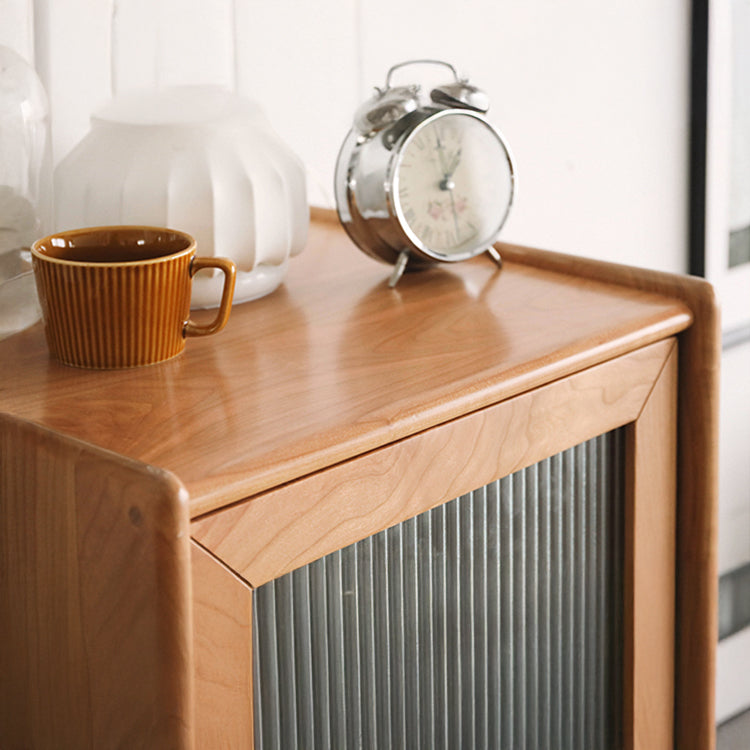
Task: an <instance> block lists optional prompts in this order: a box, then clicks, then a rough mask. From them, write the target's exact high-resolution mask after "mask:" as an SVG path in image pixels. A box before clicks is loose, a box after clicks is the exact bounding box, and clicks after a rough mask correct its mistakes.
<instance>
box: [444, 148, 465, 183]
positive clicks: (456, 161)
mask: <svg viewBox="0 0 750 750" xmlns="http://www.w3.org/2000/svg"><path fill="white" fill-rule="evenodd" d="M460 161H461V148H460V147H459V149H458V151H456V153H455V154H454V156H453V160H452V161H451V165H450V166H449V167H448V172H447V173H446V175H445V178H446V179H448V178H450V177H453V173H454V172H455V171H456V170H457V169H458V164H459V162H460Z"/></svg>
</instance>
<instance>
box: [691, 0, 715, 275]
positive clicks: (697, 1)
mask: <svg viewBox="0 0 750 750" xmlns="http://www.w3.org/2000/svg"><path fill="white" fill-rule="evenodd" d="M709 2H710V0H693V2H692V19H691V23H692V27H691V39H690V51H691V54H690V182H689V197H688V249H689V272H690V273H691V274H693V275H695V276H705V275H706V189H707V185H706V157H707V153H708V150H707V142H706V140H707V139H706V119H707V117H708V6H709Z"/></svg>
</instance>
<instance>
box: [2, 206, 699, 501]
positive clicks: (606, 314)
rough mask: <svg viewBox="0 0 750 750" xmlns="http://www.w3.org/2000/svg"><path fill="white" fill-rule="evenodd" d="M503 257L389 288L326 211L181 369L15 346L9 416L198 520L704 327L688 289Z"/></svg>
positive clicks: (6, 405) (6, 378) (539, 259)
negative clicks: (173, 496) (124, 474)
mask: <svg viewBox="0 0 750 750" xmlns="http://www.w3.org/2000/svg"><path fill="white" fill-rule="evenodd" d="M500 249H501V251H503V252H504V255H505V256H506V257H507V258H509V260H507V261H506V263H505V264H504V266H503V268H502V269H501V270H500V269H498V268H497V266H496V265H495V264H494V263H493V262H492V260H491V259H490V258H489V257H488V256H482V257H480V258H477V259H474V260H472V261H469V262H464V263H461V264H456V265H443V266H440V267H435V268H432V269H429V270H426V271H422V272H418V273H413V274H406V275H405V276H404V277H403V278H402V279H401V281H400V282H399V284H398V286H397V287H396V288H395V289H389V288H388V286H387V278H388V275H389V269H388V267H387V266H385V265H382V264H380V263H378V262H376V261H374V260H372V259H371V258H369V257H367V256H365V255H363V254H362V253H360V252H359V251H358V250H357V249H356V248H355V247H354V246H353V245H352V243H351V242H350V240H349V239H348V237H347V236H346V235H345V233H344V232H343V230H342V229H341V228H340V227H339V225H338V223H337V222H336V221H335V219H333V218H332V217H331V215H330V214H323V215H321V216H318V217H317V218H316V220H315V221H313V223H312V225H311V228H310V237H309V242H308V246H307V247H306V248H305V250H304V252H303V253H302V254H301V255H300V256H299V257H297V258H294V259H292V261H291V263H290V268H289V273H288V276H287V278H286V280H285V282H284V284H283V285H282V286H281V287H280V288H279V289H278V290H277V291H276V292H274V293H273V294H271V295H269V296H267V297H265V298H263V299H260V300H256V301H253V302H248V303H244V304H242V305H237V306H235V307H234V309H233V311H232V315H231V317H230V320H229V323H228V325H227V328H226V329H225V330H224V331H223V332H221V333H219V334H218V335H216V336H211V337H207V338H204V339H191V340H190V341H188V342H187V347H186V349H185V352H184V353H183V354H182V355H180V356H179V357H178V358H176V359H174V360H172V361H169V362H165V363H162V364H158V365H153V366H150V367H145V368H139V369H131V370H120V371H101V372H100V371H88V370H82V369H76V368H72V367H67V366H64V365H62V364H59V363H58V362H56V361H55V360H54V359H52V357H51V356H50V355H49V353H48V351H47V347H46V344H45V341H44V335H43V330H42V326H41V324H37V325H36V326H34V327H32V328H30V329H28V330H27V331H24V332H22V333H20V334H17V335H15V336H12V337H10V338H8V339H5V340H4V341H0V363H2V364H1V365H0V372H1V373H2V374H1V375H0V410H2V411H5V412H9V413H12V414H15V415H17V416H20V417H23V418H26V419H29V420H31V421H33V422H37V423H40V424H43V425H46V426H48V427H51V428H52V429H54V430H57V431H60V432H63V433H66V434H69V435H71V436H74V437H77V438H80V439H83V440H85V441H88V442H90V443H94V444H96V445H98V446H100V447H103V448H105V449H109V450H112V451H115V452H117V453H118V454H122V455H124V456H128V457H131V458H135V459H138V460H140V461H143V462H146V463H148V464H152V465H155V466H158V467H160V468H164V469H167V470H169V471H171V472H173V473H174V474H176V475H177V477H178V478H179V479H180V480H181V481H182V482H183V484H184V485H185V487H186V488H187V490H188V491H189V493H190V512H191V515H192V516H197V515H200V514H202V513H205V512H206V511H210V510H212V509H216V508H218V507H221V506H223V505H226V504H228V503H231V502H234V501H237V500H239V499H242V498H244V497H247V496H249V495H252V494H255V493H257V492H260V491H263V490H266V489H268V488H270V487H274V486H277V485H279V484H281V483H284V482H288V481H290V480H292V479H296V478H299V477H301V476H303V475H306V474H309V473H311V472H314V471H316V470H320V469H322V468H325V467H327V466H330V465H333V464H335V463H339V462H341V461H345V460H347V459H350V458H352V457H354V456H357V455H359V454H361V453H363V452H365V451H368V450H372V449H374V448H377V447H380V446H383V445H386V444H389V443H391V442H393V441H395V440H399V439H401V438H404V437H406V436H408V435H413V434H415V433H417V432H420V431H422V430H425V429H427V428H429V427H431V426H434V425H436V424H439V423H442V422H445V421H447V420H450V419H454V418H456V417H458V416H461V415H463V414H467V413H469V412H472V411H475V410H477V409H481V408H483V407H485V406H487V405H489V404H492V403H496V402H498V401H501V400H503V399H505V398H508V397H510V396H512V395H515V394H518V393H521V392H523V391H526V390H528V389H530V388H534V387H537V386H539V385H542V384H545V383H549V382H551V381H553V380H555V379H558V378H561V377H564V376H565V375H568V374H570V373H572V372H575V371H578V370H581V369H583V368H585V367H589V366H591V365H594V364H597V363H599V362H603V361H605V360H608V359H610V358H612V357H614V356H617V355H619V354H623V353H625V352H628V351H632V350H634V349H636V348H638V347H640V346H643V345H645V344H648V343H651V342H653V341H657V340H659V339H662V338H665V337H666V336H670V335H673V334H675V333H678V332H680V331H682V330H684V329H686V328H688V327H689V326H690V324H691V322H692V317H693V316H692V313H691V311H690V309H689V306H688V305H686V304H685V303H684V302H683V301H681V300H680V299H679V296H671V295H670V294H661V293H658V292H654V291H644V290H642V289H638V288H635V287H633V286H630V285H629V284H628V283H618V282H617V281H612V280H603V279H598V278H595V277H592V275H591V274H588V275H586V274H583V275H581V274H579V273H578V272H577V269H576V267H575V263H571V264H570V266H568V265H566V262H565V259H564V258H562V259H561V258H560V257H557V258H556V261H555V262H554V263H551V264H550V263H547V262H546V261H545V256H544V254H541V255H537V254H536V252H537V251H532V250H526V249H520V248H510V247H506V248H503V247H502V246H500ZM584 265H585V264H584ZM595 275H596V274H594V276H595ZM610 276H611V274H610ZM615 276H616V274H615ZM626 282H627V280H626Z"/></svg>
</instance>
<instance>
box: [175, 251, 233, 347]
mask: <svg viewBox="0 0 750 750" xmlns="http://www.w3.org/2000/svg"><path fill="white" fill-rule="evenodd" d="M202 268H218V269H219V270H220V271H223V272H224V288H223V289H222V292H221V302H220V303H219V312H218V313H217V314H216V318H215V319H214V320H213V322H211V323H207V324H205V325H199V324H198V323H193V321H192V320H188V321H187V322H186V323H185V328H184V335H185V336H208V335H210V334H212V333H218V332H219V331H220V330H221V329H222V328H224V326H225V325H226V324H227V321H228V320H229V313H230V312H231V310H232V298H233V297H234V282H235V278H236V276H237V267H236V266H235V264H234V262H233V261H231V260H229V259H228V258H197V257H196V258H193V259H192V260H191V261H190V278H191V279H192V278H193V276H195V274H196V273H198V271H200V270H201V269H202Z"/></svg>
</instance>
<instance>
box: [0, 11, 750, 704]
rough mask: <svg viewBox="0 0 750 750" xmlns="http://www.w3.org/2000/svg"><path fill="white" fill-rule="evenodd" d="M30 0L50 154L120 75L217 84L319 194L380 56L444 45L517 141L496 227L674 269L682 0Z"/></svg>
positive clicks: (682, 183) (733, 445)
mask: <svg viewBox="0 0 750 750" xmlns="http://www.w3.org/2000/svg"><path fill="white" fill-rule="evenodd" d="M32 4H33V6H34V9H35V14H36V33H35V43H36V50H35V55H36V61H37V67H38V70H39V72H40V75H41V77H42V79H43V81H44V83H45V85H46V86H47V89H48V92H49V95H50V101H51V107H52V116H53V144H54V155H55V159H56V160H57V161H59V160H60V159H61V158H62V157H63V156H64V155H65V154H66V153H67V152H68V151H69V150H70V149H71V148H72V147H73V145H74V144H75V143H76V142H77V141H78V140H79V139H80V138H81V137H83V135H84V134H85V133H86V131H87V129H88V118H89V116H90V114H91V112H92V111H93V110H94V109H95V108H96V107H97V106H99V105H100V104H102V103H103V102H104V101H105V100H106V99H107V98H108V97H110V96H111V94H112V90H113V86H114V88H115V89H116V90H123V89H125V88H127V87H129V86H139V85H140V86H149V85H165V84H170V83H188V82H215V83H220V84H225V85H230V86H235V87H236V88H237V90H238V91H239V92H241V93H244V94H246V95H248V96H252V97H254V98H256V99H257V100H258V101H259V102H260V103H261V105H262V106H263V108H264V109H265V111H266V113H267V115H268V116H269V118H270V119H271V121H272V123H273V124H274V126H275V127H276V129H277V131H278V132H279V134H280V135H281V136H282V137H283V138H284V139H285V140H286V141H287V142H288V143H289V144H290V145H291V146H292V147H293V149H294V150H295V151H296V152H297V153H298V154H299V155H300V156H301V157H302V159H303V160H304V161H305V163H306V165H307V168H308V172H309V175H310V180H309V188H310V197H311V201H312V202H313V203H316V204H318V205H332V190H331V181H332V174H333V168H334V162H335V158H336V153H337V150H338V147H339V144H340V143H341V141H342V140H343V138H344V135H345V134H346V131H347V130H348V128H349V123H350V121H351V116H352V113H353V111H354V109H355V108H356V106H357V105H358V104H359V103H360V102H361V101H362V100H364V99H365V98H366V97H368V96H369V94H370V92H371V90H372V87H373V86H376V85H377V86H382V85H383V83H384V81H385V75H386V72H387V69H388V68H389V67H390V66H391V65H392V64H394V63H396V62H400V61H402V60H406V59H413V58H422V57H439V58H444V59H446V60H448V61H450V62H452V63H453V64H455V65H456V66H457V67H458V68H459V70H460V71H461V72H462V73H464V74H467V75H469V77H470V78H471V80H472V82H474V83H475V84H477V85H480V86H482V87H484V88H485V89H486V90H487V92H488V93H489V95H490V97H491V101H492V103H493V104H492V107H491V109H490V119H492V120H493V122H494V123H495V124H496V125H497V126H498V127H499V128H500V130H502V131H503V133H504V134H505V135H506V137H507V138H508V140H509V142H510V144H511V147H512V149H513V151H514V155H515V158H516V162H517V166H518V172H519V182H520V189H519V194H518V198H517V201H516V203H515V206H514V209H513V211H512V213H511V217H510V219H509V221H508V223H507V225H506V228H505V230H504V234H503V237H504V238H505V239H508V240H511V241H515V242H520V243H525V244H530V245H536V246H540V247H546V248H550V249H556V250H561V251H564V252H570V253H575V254H580V255H586V256H590V257H597V258H602V259H606V260H614V261H619V262H625V263H630V264H634V265H641V266H649V267H654V268H660V269H664V270H668V271H674V272H684V271H686V270H687V249H686V248H687V215H686V211H687V174H688V161H687V160H688V111H689V110H688V108H689V92H688V66H689V23H690V3H689V2H685V0H659V2H653V0H607V1H606V2H602V0H568V1H567V2H559V0H462V1H461V2H456V0H378V1H377V2H375V0H315V2H305V1H304V0H211V1H210V2H207V1H206V0H0V19H1V20H0V41H2V40H3V39H8V38H10V39H12V40H14V41H16V42H17V43H18V44H20V45H21V46H23V47H24V49H22V50H20V51H22V53H31V54H33V52H34V50H33V46H34V45H33V44H32V42H31V41H30V39H29V34H28V24H27V21H26V20H25V19H26V18H27V16H26V9H27V8H28V7H31V5H32ZM113 11H116V13H113ZM113 18H114V19H115V20H114V23H113ZM113 26H114V29H115V34H114V42H113V34H112V29H113ZM14 29H16V30H14ZM113 60H114V62H115V65H114V66H113V64H112V62H113ZM427 70H428V69H424V72H423V71H422V70H421V69H416V75H417V76H421V75H423V74H424V75H425V76H426V75H427ZM399 75H403V76H404V80H411V79H409V78H408V73H407V71H403V72H402V73H401V74H399ZM353 252H356V250H353ZM749 359H750V347H744V348H743V349H741V350H737V351H735V352H734V353H733V354H732V355H731V356H728V357H727V358H726V362H725V370H724V381H723V382H724V385H725V389H726V391H725V394H724V400H723V406H722V459H721V460H722V468H721V474H722V511H721V526H720V532H721V551H720V560H721V564H722V567H723V568H724V569H726V568H728V567H731V566H733V565H735V564H738V563H739V562H742V561H743V558H744V560H750V538H749V537H747V536H744V535H745V533H746V532H747V530H748V529H749V528H750V494H749V493H750V489H749V488H750V482H748V481H747V479H748V478H747V467H748V465H750V461H748V460H747V456H746V454H747V445H748V440H747V437H748V436H747V425H748V424H750V394H748V392H747V389H746V388H745V383H746V381H747V377H746V373H747V372H748V367H749V366H750V365H749V363H748V360H749ZM745 690H746V693H747V696H746V697H747V705H750V686H748V687H746V688H745ZM741 700H742V699H741ZM719 713H720V715H721V713H722V709H721V708H720V710H719Z"/></svg>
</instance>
